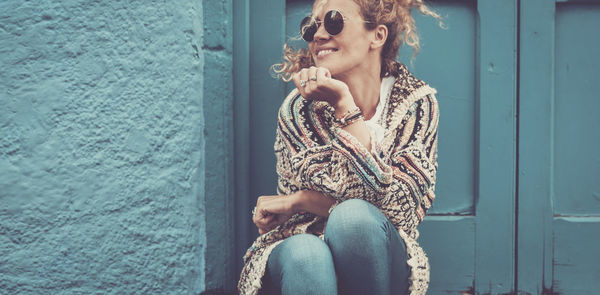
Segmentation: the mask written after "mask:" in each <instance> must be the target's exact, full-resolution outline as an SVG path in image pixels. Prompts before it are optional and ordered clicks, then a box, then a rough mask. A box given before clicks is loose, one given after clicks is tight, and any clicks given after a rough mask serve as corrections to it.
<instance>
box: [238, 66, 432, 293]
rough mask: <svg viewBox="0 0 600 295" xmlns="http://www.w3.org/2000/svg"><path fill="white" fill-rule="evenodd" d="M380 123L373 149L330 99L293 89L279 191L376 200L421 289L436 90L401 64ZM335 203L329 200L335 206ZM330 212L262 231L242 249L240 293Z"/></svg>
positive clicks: (254, 289) (280, 149)
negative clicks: (337, 117) (338, 119)
mask: <svg viewBox="0 0 600 295" xmlns="http://www.w3.org/2000/svg"><path fill="white" fill-rule="evenodd" d="M395 66H396V67H397V70H398V71H397V72H399V74H398V76H396V77H395V78H396V80H395V82H394V85H393V87H392V90H391V93H390V96H389V99H388V100H387V102H385V103H386V106H385V109H386V111H385V113H384V114H383V118H382V120H381V123H382V124H383V126H384V127H385V131H384V137H383V141H382V142H379V141H378V140H376V139H375V138H376V136H375V134H373V132H372V131H370V133H371V150H368V149H367V148H366V147H364V146H363V145H362V144H361V143H360V142H359V141H358V139H356V138H355V137H354V136H353V135H352V134H350V133H349V132H347V131H345V130H343V129H342V128H339V127H337V126H336V125H335V124H334V123H333V115H334V113H335V110H334V108H333V107H332V106H331V105H329V104H328V103H327V102H323V101H315V100H306V99H304V98H303V97H302V96H300V95H299V92H298V91H297V89H294V90H293V91H292V92H291V93H290V94H289V95H288V96H287V97H286V98H285V100H284V101H283V103H282V105H281V107H280V109H279V114H278V124H277V131H276V137H275V145H274V149H275V155H276V158H277V165H276V168H277V174H278V183H277V193H278V194H280V195H290V194H292V193H294V192H296V191H298V190H315V191H319V192H322V193H323V194H325V195H326V196H327V197H330V198H333V199H334V200H335V201H336V204H339V203H340V202H342V201H344V200H348V199H353V198H359V199H363V200H366V201H368V202H370V203H372V204H374V205H375V206H377V207H378V208H379V209H380V210H381V212H383V213H384V214H385V216H386V217H387V218H388V219H389V220H390V221H391V222H392V223H393V224H394V226H395V227H396V229H397V230H398V233H399V234H400V236H401V237H402V239H403V240H404V243H405V244H406V250H407V254H408V260H407V264H408V265H409V267H410V270H411V274H410V279H409V282H410V286H409V290H410V294H411V295H416V294H425V293H426V291H427V288H428V286H429V272H430V269H429V260H428V258H427V255H426V253H425V252H424V250H423V248H422V247H421V246H420V245H419V243H418V242H417V239H418V237H419V231H418V230H417V226H418V225H419V224H420V223H421V222H422V221H423V219H424V218H425V214H426V212H427V209H429V208H430V207H431V205H432V204H433V201H434V199H435V194H434V191H435V180H436V171H437V141H438V140H437V138H438V136H437V135H438V134H437V127H438V120H439V110H438V103H437V100H436V97H435V94H436V93H437V91H436V90H435V89H434V88H431V87H430V86H429V85H428V84H427V83H425V82H423V81H422V80H420V79H418V78H416V77H414V76H413V75H412V74H411V73H410V72H409V71H408V69H407V68H406V66H405V65H403V64H401V63H396V64H395ZM336 204H334V206H335V205H336ZM326 222H327V218H326V217H321V216H317V215H315V214H312V213H296V214H294V215H293V216H292V217H291V218H290V219H288V220H287V221H285V222H284V223H282V224H281V225H279V226H277V227H276V228H275V229H273V230H271V231H270V232H267V233H265V234H263V235H261V236H259V237H258V238H257V239H256V240H255V241H254V243H253V244H252V245H251V246H250V248H249V249H248V250H247V252H246V254H245V255H244V258H243V259H244V267H243V269H242V272H241V276H240V280H239V282H238V290H239V292H240V294H242V295H246V294H249V295H255V294H260V290H261V287H262V278H263V276H264V274H265V269H266V266H267V261H268V258H269V254H270V253H271V251H272V250H273V248H275V246H277V245H278V244H279V243H281V242H283V240H284V239H286V238H287V237H290V236H292V235H296V234H301V233H309V234H314V235H317V236H318V237H320V238H321V239H323V238H324V230H325V226H326Z"/></svg>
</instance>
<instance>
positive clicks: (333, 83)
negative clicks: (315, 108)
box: [292, 67, 353, 106]
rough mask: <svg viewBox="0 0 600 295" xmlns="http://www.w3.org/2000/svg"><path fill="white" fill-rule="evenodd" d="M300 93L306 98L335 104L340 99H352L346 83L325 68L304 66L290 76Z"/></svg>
mask: <svg viewBox="0 0 600 295" xmlns="http://www.w3.org/2000/svg"><path fill="white" fill-rule="evenodd" d="M292 79H293V80H294V84H296V88H298V90H299V91H300V95H302V97H304V98H305V99H308V100H322V101H326V102H328V103H329V104H330V105H332V106H336V105H337V104H338V103H339V102H340V101H341V100H342V99H346V100H348V99H349V100H350V101H353V99H352V95H351V94H350V89H349V88H348V85H346V83H344V82H342V81H340V80H337V79H334V78H332V77H331V73H330V72H329V70H328V69H327V68H323V67H310V68H304V69H302V70H300V71H299V72H297V73H295V74H294V75H293V76H292Z"/></svg>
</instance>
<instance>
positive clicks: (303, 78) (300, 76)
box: [292, 69, 309, 97]
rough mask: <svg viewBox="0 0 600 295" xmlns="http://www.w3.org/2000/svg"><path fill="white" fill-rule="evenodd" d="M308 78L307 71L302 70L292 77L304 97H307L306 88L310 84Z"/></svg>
mask: <svg viewBox="0 0 600 295" xmlns="http://www.w3.org/2000/svg"><path fill="white" fill-rule="evenodd" d="M307 77H308V73H307V69H302V70H300V71H299V72H297V73H296V74H294V75H293V76H292V80H293V81H294V84H295V85H296V88H298V91H300V94H301V95H302V97H306V92H305V88H306V86H308V82H309V81H308V78H307Z"/></svg>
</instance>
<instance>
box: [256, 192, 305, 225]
mask: <svg viewBox="0 0 600 295" xmlns="http://www.w3.org/2000/svg"><path fill="white" fill-rule="evenodd" d="M294 202H295V198H294V197H293V195H277V196H260V197H259V198H258V200H257V201H256V209H255V212H254V216H252V221H253V222H254V224H256V227H258V233H259V234H261V235H262V234H264V233H267V232H269V231H271V230H272V229H274V228H275V227H276V226H278V225H280V224H282V223H283V222H284V221H286V220H288V219H289V218H290V217H291V216H292V215H294V213H296V212H294V207H295V206H294Z"/></svg>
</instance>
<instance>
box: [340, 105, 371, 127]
mask: <svg viewBox="0 0 600 295" xmlns="http://www.w3.org/2000/svg"><path fill="white" fill-rule="evenodd" d="M363 118H364V117H363V114H362V112H361V111H360V108H358V107H357V108H355V109H353V110H348V111H347V112H346V113H344V116H342V118H341V119H338V118H336V117H335V116H333V122H334V123H335V124H336V125H337V126H338V127H339V128H344V127H346V126H348V125H350V124H352V123H354V121H357V120H360V119H363Z"/></svg>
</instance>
